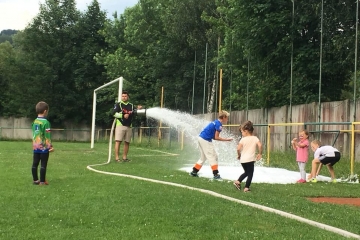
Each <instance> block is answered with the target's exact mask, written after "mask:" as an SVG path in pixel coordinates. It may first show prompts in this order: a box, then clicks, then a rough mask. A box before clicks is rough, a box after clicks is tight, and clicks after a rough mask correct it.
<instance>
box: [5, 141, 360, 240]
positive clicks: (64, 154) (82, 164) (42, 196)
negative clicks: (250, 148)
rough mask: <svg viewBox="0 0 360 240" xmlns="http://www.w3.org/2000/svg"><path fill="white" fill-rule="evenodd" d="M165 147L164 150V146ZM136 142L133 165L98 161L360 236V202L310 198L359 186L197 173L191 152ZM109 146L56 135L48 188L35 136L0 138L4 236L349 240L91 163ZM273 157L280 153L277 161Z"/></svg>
mask: <svg viewBox="0 0 360 240" xmlns="http://www.w3.org/2000/svg"><path fill="white" fill-rule="evenodd" d="M163 151H164V150H163ZM166 151H171V152H173V153H178V154H179V155H177V156H170V155H168V154H164V153H161V152H158V151H156V149H153V148H143V147H137V146H135V145H133V146H131V149H130V155H129V158H131V159H132V162H130V163H115V162H111V163H110V164H107V165H103V166H97V167H94V168H96V169H98V170H101V171H107V172H113V173H123V174H129V175H135V176H140V177H144V178H151V179H156V180H161V181H167V182H173V183H179V184H183V185H186V186H192V187H196V188H202V189H207V190H211V191H214V192H216V193H219V194H223V195H226V196H229V197H232V198H236V199H240V200H244V201H248V202H253V203H257V204H261V205H264V206H267V207H271V208H275V209H279V210H282V211H285V212H289V213H292V214H295V215H298V216H301V217H304V218H308V219H311V220H313V221H317V222H320V223H324V224H328V225H331V226H334V227H337V228H341V229H344V230H346V231H350V232H352V233H355V234H359V235H360V229H359V221H360V219H359V216H360V214H359V213H360V211H359V210H360V209H359V208H358V207H354V206H345V205H344V206H342V205H333V204H327V203H313V202H310V201H308V200H307V199H306V197H317V196H332V197H360V191H359V189H360V187H359V184H349V183H338V184H328V183H316V184H256V183H253V184H252V190H253V192H251V193H246V194H245V193H243V192H239V191H236V190H235V189H234V188H233V186H232V184H231V183H230V182H228V181H222V182H218V181H209V180H208V179H204V178H192V177H190V176H189V175H188V173H186V172H182V171H179V170H178V169H179V168H180V167H182V166H183V165H184V164H187V163H193V162H194V160H195V159H196V158H197V155H196V154H195V155H194V154H193V151H192V150H191V151H190V150H189V151H187V150H184V151H179V150H166ZM107 154H108V144H105V143H97V144H96V145H95V148H94V149H90V144H89V143H55V152H54V153H51V155H50V160H49V165H48V171H47V180H48V181H49V185H48V186H35V185H32V177H31V164H32V152H31V144H30V143H29V142H7V141H2V142H0V169H1V174H0V180H1V191H0V196H1V201H0V209H1V218H0V239H52V240H54V239H345V237H342V236H340V235H337V234H334V233H332V232H328V231H326V230H322V229H319V228H317V227H314V226H311V225H308V224H305V223H301V222H298V221H295V220H292V219H288V218H284V217H281V216H279V215H276V214H273V213H268V212H264V211H262V210H259V209H255V208H252V207H248V206H244V205H241V204H239V203H234V202H231V201H229V200H225V199H220V198H216V197H214V196H210V195H207V194H204V193H200V192H197V191H193V190H188V189H184V188H179V187H175V186H167V185H163V184H158V183H151V182H147V181H143V180H137V179H131V178H126V177H119V176H112V175H105V174H99V173H95V172H93V171H89V170H88V169H87V168H86V167H87V166H88V165H92V164H98V163H104V162H106V161H107ZM274 161H276V158H275V160H274Z"/></svg>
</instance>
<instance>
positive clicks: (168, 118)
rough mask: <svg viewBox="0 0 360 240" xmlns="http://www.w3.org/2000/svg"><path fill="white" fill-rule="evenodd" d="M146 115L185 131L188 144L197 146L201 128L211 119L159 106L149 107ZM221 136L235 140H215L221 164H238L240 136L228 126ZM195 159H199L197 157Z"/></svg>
mask: <svg viewBox="0 0 360 240" xmlns="http://www.w3.org/2000/svg"><path fill="white" fill-rule="evenodd" d="M146 117H147V118H153V119H155V120H157V121H161V122H162V123H163V124H166V125H168V126H170V127H173V128H175V129H177V130H178V131H184V133H185V134H184V135H185V139H186V141H187V144H188V145H191V146H194V147H196V148H197V147H198V143H197V138H198V136H199V134H200V132H201V130H202V129H203V128H204V127H205V126H206V125H207V124H209V121H207V120H204V119H199V118H196V117H194V116H193V115H190V114H187V113H183V112H179V111H172V110H169V109H166V108H158V107H156V108H150V109H147V110H146ZM220 136H221V137H224V138H232V139H233V141H231V142H222V141H214V145H215V150H216V152H217V153H218V155H219V165H230V166H231V165H234V164H235V165H238V160H237V159H236V156H237V154H236V146H237V144H238V138H239V136H236V135H234V134H231V133H230V131H229V130H228V129H226V128H223V130H222V131H221V134H220ZM197 157H198V156H197ZM194 161H197V159H195V157H194Z"/></svg>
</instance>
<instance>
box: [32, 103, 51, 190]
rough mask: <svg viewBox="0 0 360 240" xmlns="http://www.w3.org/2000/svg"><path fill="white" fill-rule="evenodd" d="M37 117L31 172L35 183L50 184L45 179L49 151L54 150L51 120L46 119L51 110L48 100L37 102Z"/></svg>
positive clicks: (33, 133)
mask: <svg viewBox="0 0 360 240" xmlns="http://www.w3.org/2000/svg"><path fill="white" fill-rule="evenodd" d="M35 109H36V113H37V114H38V116H37V118H36V119H35V120H34V122H33V123H32V136H33V139H32V143H33V151H34V155H33V164H32V168H31V172H32V175H33V181H34V182H33V183H34V184H36V185H48V183H47V182H46V180H45V176H46V167H47V163H48V160H49V152H52V151H54V148H53V146H52V144H51V133H50V132H51V130H50V122H49V121H48V120H47V119H46V117H47V115H48V112H49V105H48V104H47V103H46V102H38V103H37V104H36V107H35ZM40 162H41V166H40V180H39V178H38V166H39V163H40Z"/></svg>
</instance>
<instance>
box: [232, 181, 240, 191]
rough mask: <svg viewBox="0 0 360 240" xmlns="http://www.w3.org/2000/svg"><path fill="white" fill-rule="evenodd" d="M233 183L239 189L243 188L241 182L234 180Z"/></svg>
mask: <svg viewBox="0 0 360 240" xmlns="http://www.w3.org/2000/svg"><path fill="white" fill-rule="evenodd" d="M233 184H234V186H235V187H236V189H237V190H241V184H240V183H239V182H238V181H236V182H234V183H233Z"/></svg>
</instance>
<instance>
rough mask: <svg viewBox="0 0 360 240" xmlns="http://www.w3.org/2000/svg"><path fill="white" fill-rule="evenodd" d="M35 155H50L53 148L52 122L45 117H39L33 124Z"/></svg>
mask: <svg viewBox="0 0 360 240" xmlns="http://www.w3.org/2000/svg"><path fill="white" fill-rule="evenodd" d="M32 136H33V140H32V142H33V150H34V153H48V152H49V149H50V148H51V147H52V144H51V129H50V122H49V121H48V120H47V119H46V118H43V117H37V118H36V119H35V120H34V122H33V123H32Z"/></svg>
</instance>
